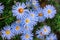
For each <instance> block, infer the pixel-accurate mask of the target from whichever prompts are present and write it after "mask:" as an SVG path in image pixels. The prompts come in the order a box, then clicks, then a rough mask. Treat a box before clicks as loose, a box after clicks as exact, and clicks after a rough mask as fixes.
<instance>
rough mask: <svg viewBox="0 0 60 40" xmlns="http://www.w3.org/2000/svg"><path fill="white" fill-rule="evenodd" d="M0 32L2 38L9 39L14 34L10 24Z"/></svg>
mask: <svg viewBox="0 0 60 40" xmlns="http://www.w3.org/2000/svg"><path fill="white" fill-rule="evenodd" d="M1 32H2V35H1V36H2V38H6V39H11V38H12V37H13V36H15V35H14V34H13V31H12V30H11V27H10V26H5V27H4V29H3V30H2V31H1Z"/></svg>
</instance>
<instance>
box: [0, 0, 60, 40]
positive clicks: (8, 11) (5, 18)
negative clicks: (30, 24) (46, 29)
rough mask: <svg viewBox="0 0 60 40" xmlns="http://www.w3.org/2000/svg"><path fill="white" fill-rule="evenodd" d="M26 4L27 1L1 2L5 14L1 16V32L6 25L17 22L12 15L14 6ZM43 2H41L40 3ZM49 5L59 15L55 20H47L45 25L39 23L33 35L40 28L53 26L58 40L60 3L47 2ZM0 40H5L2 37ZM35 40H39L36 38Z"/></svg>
mask: <svg viewBox="0 0 60 40" xmlns="http://www.w3.org/2000/svg"><path fill="white" fill-rule="evenodd" d="M18 1H19V2H26V0H0V2H2V3H3V5H4V7H5V8H4V12H3V14H1V15H0V30H1V29H2V28H3V27H4V26H5V25H11V23H13V22H14V21H16V17H14V16H13V15H12V5H14V4H15V3H16V2H18ZM40 2H41V1H40ZM47 4H52V5H54V6H55V7H56V10H57V14H56V16H55V17H54V18H53V19H46V21H45V22H44V23H38V25H36V26H35V28H34V31H33V33H34V34H35V31H36V30H37V29H38V28H39V26H43V25H45V24H46V25H49V26H51V29H52V32H54V33H56V35H57V37H58V40H59V38H60V36H59V35H60V3H59V2H58V1H56V0H50V1H48V2H47ZM0 40H3V39H2V38H1V36H0ZM11 40H20V35H16V36H15V37H14V38H12V39H11ZM34 40H39V39H38V38H36V36H34Z"/></svg>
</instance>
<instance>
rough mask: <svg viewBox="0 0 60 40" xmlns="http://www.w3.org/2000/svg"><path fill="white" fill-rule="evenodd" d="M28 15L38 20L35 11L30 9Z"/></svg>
mask: <svg viewBox="0 0 60 40" xmlns="http://www.w3.org/2000/svg"><path fill="white" fill-rule="evenodd" d="M29 15H30V16H31V18H32V20H33V21H38V14H37V12H35V11H32V10H31V11H30V13H29Z"/></svg>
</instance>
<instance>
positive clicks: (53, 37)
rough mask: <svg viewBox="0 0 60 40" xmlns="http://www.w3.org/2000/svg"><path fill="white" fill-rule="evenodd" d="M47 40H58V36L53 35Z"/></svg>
mask: <svg viewBox="0 0 60 40" xmlns="http://www.w3.org/2000/svg"><path fill="white" fill-rule="evenodd" d="M46 40H57V36H56V35H55V34H54V33H51V34H50V35H49V36H47V37H46Z"/></svg>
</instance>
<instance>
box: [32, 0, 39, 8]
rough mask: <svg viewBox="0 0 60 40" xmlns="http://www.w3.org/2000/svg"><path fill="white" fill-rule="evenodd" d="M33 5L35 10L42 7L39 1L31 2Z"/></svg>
mask: <svg viewBox="0 0 60 40" xmlns="http://www.w3.org/2000/svg"><path fill="white" fill-rule="evenodd" d="M31 4H32V7H33V9H37V8H38V7H40V5H39V3H38V0H31Z"/></svg>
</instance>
